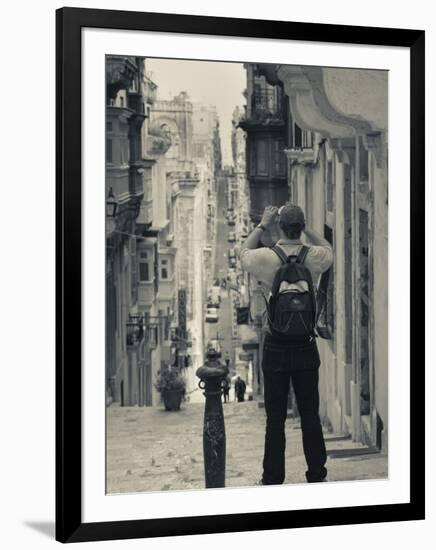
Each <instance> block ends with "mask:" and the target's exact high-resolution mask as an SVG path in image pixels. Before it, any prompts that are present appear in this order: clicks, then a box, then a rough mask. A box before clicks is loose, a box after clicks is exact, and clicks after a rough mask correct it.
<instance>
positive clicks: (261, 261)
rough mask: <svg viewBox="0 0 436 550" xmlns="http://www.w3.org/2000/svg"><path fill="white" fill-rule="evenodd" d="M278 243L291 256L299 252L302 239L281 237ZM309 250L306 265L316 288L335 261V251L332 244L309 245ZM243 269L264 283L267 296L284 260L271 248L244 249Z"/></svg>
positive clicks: (241, 257) (242, 256)
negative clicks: (322, 275)
mask: <svg viewBox="0 0 436 550" xmlns="http://www.w3.org/2000/svg"><path fill="white" fill-rule="evenodd" d="M277 244H278V245H279V246H280V247H281V248H282V249H283V250H284V252H285V253H286V254H287V255H288V256H290V255H291V254H298V252H299V251H300V248H301V245H302V244H303V243H302V242H301V240H299V239H298V240H292V241H290V240H284V239H280V240H279V241H278V242H277ZM307 246H308V247H309V251H308V253H307V256H306V259H305V261H304V265H305V266H306V267H307V268H308V269H309V271H310V273H311V275H312V281H313V286H314V288H315V289H316V288H318V284H319V279H320V277H321V274H322V273H324V271H327V269H329V267H330V266H331V265H332V263H333V251H332V248H331V246H330V245H328V246H327V245H326V246H318V245H307ZM240 259H241V266H242V269H244V270H245V271H248V273H250V274H251V275H252V277H253V278H254V279H256V280H257V281H259V282H260V283H262V287H263V290H265V291H266V293H264V294H265V296H266V295H267V294H269V291H270V290H271V287H272V283H273V280H274V276H275V274H276V272H277V269H278V268H279V267H280V266H281V265H282V261H281V260H280V258H279V257H278V256H277V254H276V253H275V252H273V251H272V250H271V249H270V248H255V249H248V248H246V249H244V250H242V252H241V254H240Z"/></svg>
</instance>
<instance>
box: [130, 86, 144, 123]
mask: <svg viewBox="0 0 436 550" xmlns="http://www.w3.org/2000/svg"><path fill="white" fill-rule="evenodd" d="M127 103H128V106H129V109H132V111H135V113H137V114H139V115H142V116H143V117H144V118H145V107H144V97H143V95H142V94H141V93H139V92H134V93H132V92H131V93H129V94H128V96H127Z"/></svg>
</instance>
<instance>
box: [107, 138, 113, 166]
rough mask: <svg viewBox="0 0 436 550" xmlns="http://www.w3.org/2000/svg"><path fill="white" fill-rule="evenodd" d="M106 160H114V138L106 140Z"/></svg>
mask: <svg viewBox="0 0 436 550" xmlns="http://www.w3.org/2000/svg"><path fill="white" fill-rule="evenodd" d="M106 162H112V140H111V139H107V140H106Z"/></svg>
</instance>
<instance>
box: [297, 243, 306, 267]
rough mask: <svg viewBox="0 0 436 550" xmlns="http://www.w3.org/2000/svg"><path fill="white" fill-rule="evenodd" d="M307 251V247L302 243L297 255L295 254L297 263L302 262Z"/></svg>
mask: <svg viewBox="0 0 436 550" xmlns="http://www.w3.org/2000/svg"><path fill="white" fill-rule="evenodd" d="M308 252H309V247H308V246H305V245H304V244H303V246H302V247H301V249H300V252H299V253H298V256H297V262H298V263H299V264H304V260H305V259H306V256H307V253H308Z"/></svg>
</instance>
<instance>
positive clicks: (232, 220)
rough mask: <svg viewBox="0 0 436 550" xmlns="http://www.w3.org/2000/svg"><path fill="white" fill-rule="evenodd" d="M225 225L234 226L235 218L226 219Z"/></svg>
mask: <svg viewBox="0 0 436 550" xmlns="http://www.w3.org/2000/svg"><path fill="white" fill-rule="evenodd" d="M227 225H231V226H233V225H236V219H235V218H228V219H227Z"/></svg>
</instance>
